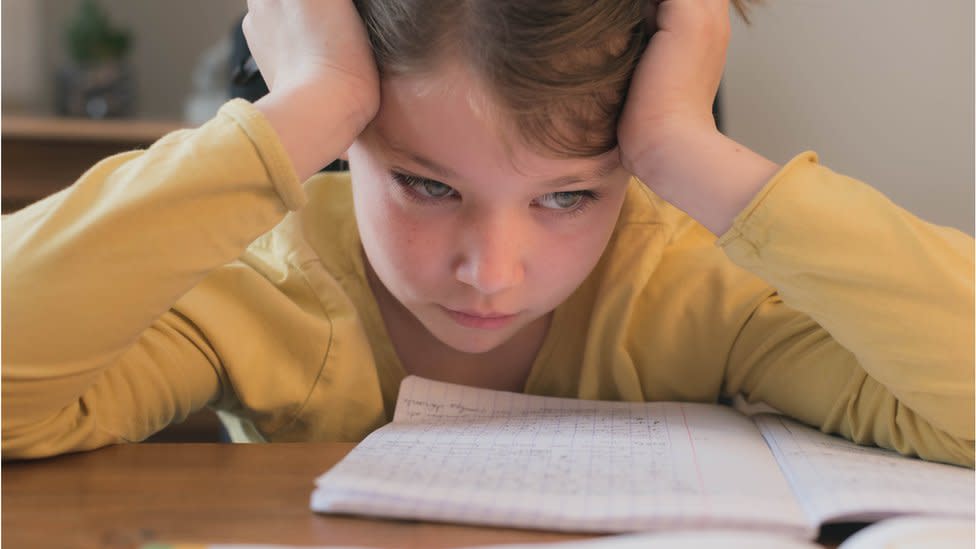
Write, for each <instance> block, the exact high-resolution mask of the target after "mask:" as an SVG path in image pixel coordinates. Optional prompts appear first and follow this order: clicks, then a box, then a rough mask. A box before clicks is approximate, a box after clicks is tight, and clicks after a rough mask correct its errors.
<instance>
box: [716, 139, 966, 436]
mask: <svg viewBox="0 0 976 549" xmlns="http://www.w3.org/2000/svg"><path fill="white" fill-rule="evenodd" d="M718 244H719V245H720V246H722V247H723V248H724V249H725V251H726V253H727V254H728V256H729V257H730V258H731V259H732V260H733V261H734V262H735V263H737V264H738V265H739V266H741V267H743V268H745V269H748V270H749V271H751V272H753V273H754V274H756V275H758V276H759V277H761V278H762V279H763V280H765V281H767V282H768V283H769V284H771V285H772V286H773V287H775V288H776V289H777V291H778V292H779V295H780V296H781V297H782V299H783V301H784V302H785V303H786V305H788V306H789V307H791V308H793V309H795V310H798V311H802V312H803V313H806V314H807V315H809V316H810V317H811V318H812V319H813V320H815V321H816V322H817V324H818V325H819V326H821V327H822V328H823V329H824V330H825V331H826V333H828V334H829V335H830V337H831V338H832V339H834V340H836V342H837V343H839V344H840V345H842V346H843V347H844V348H845V349H846V350H847V351H849V352H850V353H851V354H852V355H853V356H854V357H856V360H857V363H858V364H859V365H860V367H861V368H863V369H864V371H865V372H867V374H868V375H869V376H870V377H871V378H872V379H873V380H875V381H877V382H878V383H880V384H881V385H882V386H884V388H885V389H886V390H887V391H889V392H890V393H891V394H892V395H893V396H894V397H895V398H896V399H897V401H898V403H899V405H901V406H906V407H908V408H909V409H910V410H912V411H913V412H914V413H916V414H918V416H919V417H921V418H923V419H924V420H925V421H926V422H928V423H929V424H930V425H931V426H932V427H934V428H935V429H938V430H940V431H942V432H944V433H946V434H948V435H951V436H952V437H955V438H957V439H959V440H969V441H971V440H972V437H973V398H974V393H973V333H974V327H973V241H972V238H971V237H969V236H968V235H964V234H962V233H960V232H958V231H955V230H952V229H947V228H944V227H938V226H934V225H931V224H929V223H925V222H924V221H922V220H920V219H918V218H916V217H914V216H913V215H911V214H910V213H908V212H906V211H905V210H903V209H901V208H899V207H898V206H896V205H894V204H892V203H891V202H890V201H888V200H887V199H886V198H885V197H884V196H883V195H881V194H880V193H878V192H877V191H875V190H874V189H872V188H870V187H869V186H867V185H865V184H863V183H861V182H859V181H856V180H854V179H851V178H848V177H844V176H841V175H838V174H836V173H833V172H831V171H830V170H828V169H826V168H824V167H822V166H819V165H817V164H816V163H815V156H814V155H813V154H805V155H801V156H799V157H797V158H796V159H794V160H793V161H791V162H790V163H789V164H788V165H787V166H786V167H785V168H784V169H783V170H782V171H781V172H780V173H779V174H777V176H776V177H775V178H774V180H773V181H772V182H771V183H770V184H769V185H767V186H766V187H765V188H764V189H763V191H762V192H761V193H760V195H758V196H757V197H755V199H754V200H753V201H752V202H751V203H750V204H749V205H748V206H747V207H746V209H745V210H744V211H743V212H742V214H741V215H740V216H739V217H738V218H737V219H736V220H735V222H734V224H733V227H732V229H730V230H729V231H728V233H727V234H725V235H724V236H723V237H722V238H721V239H720V240H719V241H718ZM757 337H758V338H757V340H756V341H757V345H758V344H760V343H759V342H761V341H762V339H761V337H759V336H757ZM762 345H764V346H766V345H769V343H768V342H766V343H762ZM820 368H822V367H818V371H820ZM857 398H858V397H857V396H855V397H854V400H855V401H856V400H857ZM853 405H854V404H853V403H852V404H851V406H853ZM895 413H897V410H895ZM861 419H862V420H863V421H869V420H871V418H867V417H862V418H861ZM874 419H875V420H876V421H878V422H882V421H893V420H892V419H891V418H880V417H879V418H874ZM864 428H867V427H866V426H865V427H864Z"/></svg>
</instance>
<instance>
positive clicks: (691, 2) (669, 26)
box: [617, 0, 731, 168]
mask: <svg viewBox="0 0 976 549" xmlns="http://www.w3.org/2000/svg"><path fill="white" fill-rule="evenodd" d="M647 12H648V13H647V24H648V26H649V27H650V28H651V30H652V32H653V34H652V35H651V40H650V43H649V44H648V46H647V49H646V50H645V51H644V54H643V56H641V60H640V63H639V64H638V65H637V70H636V71H635V72H634V77H633V80H632V82H631V86H630V91H629V93H628V96H627V103H626V105H625V106H624V111H623V114H622V116H621V119H620V124H619V125H618V128H617V134H618V135H617V136H618V139H619V142H620V155H621V160H622V161H623V163H624V167H627V168H632V167H634V166H635V165H636V164H637V163H638V160H639V159H640V158H641V157H642V156H643V155H644V154H646V153H647V152H648V149H650V148H652V147H653V146H655V145H656V144H658V143H664V142H668V141H670V136H671V134H673V133H676V132H680V133H682V134H687V133H689V132H701V133H708V132H714V131H717V129H716V127H715V120H714V118H713V117H712V103H713V102H714V100H715V94H716V93H717V92H718V85H719V82H720V81H721V79H722V70H723V69H724V67H725V55H726V50H727V49H728V44H729V35H730V33H731V30H730V23H729V2H728V0H663V1H662V0H651V1H650V2H649V3H648V10H647Z"/></svg>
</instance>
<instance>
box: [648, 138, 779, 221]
mask: <svg viewBox="0 0 976 549" xmlns="http://www.w3.org/2000/svg"><path fill="white" fill-rule="evenodd" d="M666 135H667V139H666V140H663V141H662V142H660V143H656V144H651V145H650V146H648V147H647V148H646V149H645V152H644V153H643V154H641V155H640V157H639V158H638V159H637V160H636V161H635V162H634V165H633V166H631V171H632V172H633V173H634V175H635V176H637V178H638V179H640V180H641V181H643V182H644V183H645V184H646V185H647V186H648V187H650V188H651V189H652V190H653V191H654V192H655V193H657V194H658V195H659V196H660V197H661V198H663V199H665V200H667V201H668V202H670V203H671V204H673V205H675V206H676V207H678V208H680V209H681V210H682V211H684V212H685V213H687V214H688V215H690V216H691V217H693V218H694V219H695V220H696V221H698V222H699V223H701V224H702V225H703V226H705V228H707V229H708V230H709V231H711V232H712V233H714V234H716V235H721V234H724V233H725V232H726V231H727V230H728V229H729V227H731V226H732V221H733V219H735V217H736V216H737V215H738V214H739V213H740V212H741V211H742V210H743V208H745V207H746V205H747V204H749V202H750V201H751V200H752V199H753V197H755V196H756V194H757V193H758V192H759V191H760V190H761V189H762V188H763V186H764V185H765V184H766V183H767V182H768V181H769V180H770V178H771V177H772V176H773V175H774V174H775V173H776V171H777V170H778V169H779V166H777V165H776V164H775V163H773V162H772V161H770V160H768V159H766V158H764V157H763V156H761V155H759V154H757V153H755V152H753V151H751V150H749V149H748V148H746V147H744V146H742V145H740V144H739V143H737V142H735V141H734V140H732V139H730V138H728V137H726V136H725V135H722V134H721V133H719V132H718V131H713V130H708V129H697V128H692V129H689V130H688V131H677V132H669V133H667V134H666Z"/></svg>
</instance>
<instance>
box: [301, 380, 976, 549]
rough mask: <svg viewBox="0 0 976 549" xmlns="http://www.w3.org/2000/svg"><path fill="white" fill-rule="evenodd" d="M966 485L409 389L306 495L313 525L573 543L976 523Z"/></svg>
mask: <svg viewBox="0 0 976 549" xmlns="http://www.w3.org/2000/svg"><path fill="white" fill-rule="evenodd" d="M974 480H976V479H974V474H973V470H971V469H968V468H964V467H956V466H952V465H945V464H939V463H932V462H926V461H922V460H918V459H912V458H906V457H902V456H899V455H898V454H895V453H893V452H890V451H887V450H882V449H879V448H869V447H864V446H858V445H856V444H853V443H851V442H849V441H846V440H844V439H841V438H838V437H834V436H830V435H826V434H823V433H821V432H819V431H817V430H815V429H812V428H809V427H806V426H803V425H801V424H799V423H797V422H795V421H792V420H790V419H787V418H785V417H782V416H779V415H774V414H759V415H756V416H746V415H744V414H742V413H740V412H738V411H736V410H734V409H732V408H730V407H727V406H721V405H712V404H699V403H681V402H649V403H645V402H609V401H590V400H577V399H566V398H555V397H541V396H534V395H526V394H520V393H509V392H501V391H491V390H486V389H478V388H473V387H467V386H461V385H453V384H449V383H442V382H436V381H431V380H426V379H422V378H418V377H415V376H410V377H407V378H406V379H405V380H404V381H403V383H402V385H401V387H400V393H399V396H398V400H397V405H396V410H395V413H394V418H393V421H392V422H391V423H389V424H388V425H385V426H384V427H382V428H380V429H378V430H376V431H375V432H373V433H371V434H370V435H369V436H368V437H366V438H365V439H364V440H363V441H362V442H361V443H360V444H358V445H357V446H356V447H355V448H354V449H353V450H352V451H351V452H350V453H349V454H348V455H347V456H346V457H345V458H344V459H342V460H341V461H340V462H339V463H338V464H336V466H335V467H333V468H332V469H331V470H329V471H327V472H326V473H324V474H323V475H321V476H320V477H318V478H317V479H316V481H315V489H314V491H313V492H312V496H311V502H310V503H311V508H312V509H313V510H314V511H317V512H323V513H339V514H353V515H366V516H375V517H389V518H400V519H415V520H427V521H440V522H455V523H464V524H476V525H491V526H502V527H515V528H528V529H544V530H557V531H566V532H579V533H631V532H646V531H658V530H682V529H689V528H693V529H706V528H707V529H712V528H725V529H728V528H733V529H747V530H761V531H764V532H769V533H779V534H783V535H787V536H790V537H793V538H800V539H813V538H815V537H816V536H817V532H818V530H819V526H820V525H821V524H824V523H828V522H870V521H875V520H879V519H882V518H886V517H893V516H902V515H938V516H946V517H965V518H971V517H972V516H973V514H974Z"/></svg>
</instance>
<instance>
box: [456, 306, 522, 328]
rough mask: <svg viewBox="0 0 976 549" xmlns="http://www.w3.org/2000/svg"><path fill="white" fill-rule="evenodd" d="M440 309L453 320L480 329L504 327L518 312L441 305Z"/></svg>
mask: <svg viewBox="0 0 976 549" xmlns="http://www.w3.org/2000/svg"><path fill="white" fill-rule="evenodd" d="M441 309H443V310H444V312H445V313H447V316H449V317H451V319H452V320H454V322H457V323H458V324H460V325H462V326H465V327H467V328H478V329H481V330H497V329H499V328H504V327H505V326H508V325H509V324H511V323H512V321H513V320H515V318H516V317H517V316H518V313H514V314H509V313H501V312H495V311H470V310H469V311H456V310H454V309H448V308H447V307H444V306H443V305H442V306H441Z"/></svg>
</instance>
